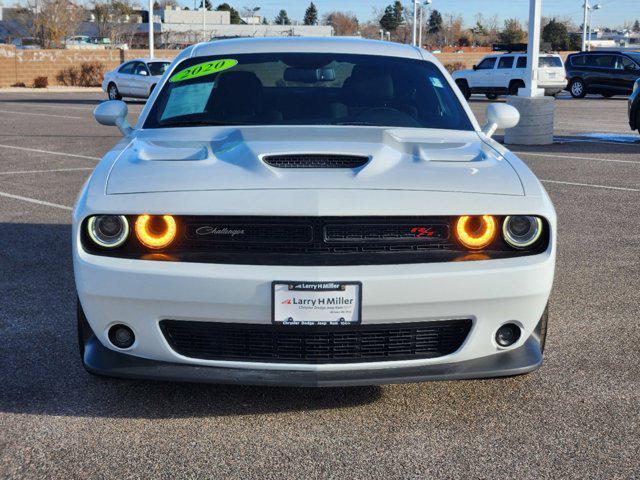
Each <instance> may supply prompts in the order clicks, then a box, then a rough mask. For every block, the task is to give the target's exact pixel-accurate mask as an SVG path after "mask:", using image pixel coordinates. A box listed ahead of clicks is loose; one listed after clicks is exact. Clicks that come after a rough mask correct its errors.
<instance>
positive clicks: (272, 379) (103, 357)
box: [80, 313, 546, 387]
mask: <svg viewBox="0 0 640 480" xmlns="http://www.w3.org/2000/svg"><path fill="white" fill-rule="evenodd" d="M80 322H81V323H82V326H81V331H82V332H84V335H82V336H81V338H80V341H81V352H82V360H83V363H84V366H85V368H86V369H87V370H88V371H89V372H91V373H94V374H97V375H105V376H109V377H120V378H131V379H149V380H166V381H177V382H203V383H219V384H239V385H265V386H295V387H339V386H362V385H383V384H390V383H409V382H423V381H435V380H460V379H475V378H492V377H505V376H512V375H521V374H525V373H529V372H532V371H534V370H537V369H538V368H539V367H540V365H541V364H542V348H541V337H540V333H541V329H542V328H546V325H545V326H544V327H543V325H542V322H543V320H540V322H539V323H538V325H537V326H536V329H535V331H534V333H533V334H532V335H531V336H530V337H529V338H528V339H527V340H526V342H524V344H522V345H521V346H520V347H518V348H516V349H513V350H509V351H506V352H501V353H496V354H493V355H489V356H487V357H483V358H479V359H476V360H467V361H463V362H457V363H446V364H436V365H424V366H419V367H415V366H414V367H412V366H400V367H390V368H386V369H370V370H356V371H348V370H347V371H344V370H338V371H294V370H262V369H252V368H229V367H210V366H201V365H186V364H180V363H167V362H159V361H156V360H148V359H144V358H139V357H135V356H132V355H127V354H125V353H120V352H114V351H113V350H110V349H108V348H106V347H105V346H104V345H102V344H101V343H100V341H99V340H98V339H97V338H96V336H95V334H94V333H93V331H92V330H91V327H90V326H89V324H88V323H87V321H86V318H84V315H83V314H82V313H81V314H80Z"/></svg>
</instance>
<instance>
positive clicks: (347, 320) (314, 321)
mask: <svg viewBox="0 0 640 480" xmlns="http://www.w3.org/2000/svg"><path fill="white" fill-rule="evenodd" d="M272 305H273V306H272V321H273V323H274V324H276V325H356V324H359V323H360V320H361V314H362V284H361V283H360V282H273V284H272Z"/></svg>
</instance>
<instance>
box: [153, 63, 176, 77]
mask: <svg viewBox="0 0 640 480" xmlns="http://www.w3.org/2000/svg"><path fill="white" fill-rule="evenodd" d="M169 65H171V64H170V63H169V62H149V63H147V67H149V72H151V75H153V76H160V75H162V74H163V73H164V72H165V71H166V70H167V67H168V66H169Z"/></svg>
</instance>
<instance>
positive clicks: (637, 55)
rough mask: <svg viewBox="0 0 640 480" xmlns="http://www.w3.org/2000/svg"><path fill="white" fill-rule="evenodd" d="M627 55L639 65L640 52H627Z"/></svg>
mask: <svg viewBox="0 0 640 480" xmlns="http://www.w3.org/2000/svg"><path fill="white" fill-rule="evenodd" d="M627 55H628V56H629V57H631V58H632V59H633V60H635V62H636V63H637V64H638V65H640V52H627Z"/></svg>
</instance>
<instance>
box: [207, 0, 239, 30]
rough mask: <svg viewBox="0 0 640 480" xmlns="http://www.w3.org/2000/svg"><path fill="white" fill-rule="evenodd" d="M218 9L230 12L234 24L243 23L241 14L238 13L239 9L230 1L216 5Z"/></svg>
mask: <svg viewBox="0 0 640 480" xmlns="http://www.w3.org/2000/svg"><path fill="white" fill-rule="evenodd" d="M205 1H206V2H207V3H208V2H209V0H205ZM209 10H211V9H209ZM216 11H218V12H229V13H230V16H231V23H232V24H233V25H238V24H239V23H241V20H240V14H239V13H238V11H237V10H236V9H235V8H233V7H232V6H231V5H229V4H228V3H221V4H220V5H218V6H217V7H216Z"/></svg>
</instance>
